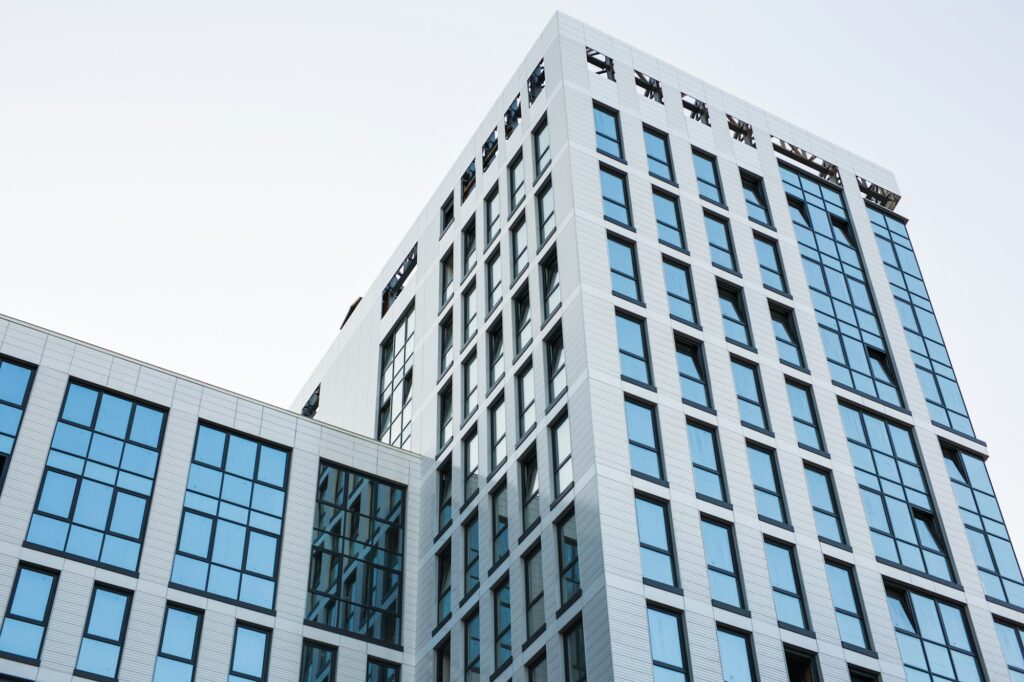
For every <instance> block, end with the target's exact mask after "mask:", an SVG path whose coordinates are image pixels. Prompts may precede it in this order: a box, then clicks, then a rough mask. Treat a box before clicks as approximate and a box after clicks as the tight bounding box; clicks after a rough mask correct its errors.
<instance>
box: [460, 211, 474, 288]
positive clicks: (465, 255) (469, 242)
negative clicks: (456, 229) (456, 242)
mask: <svg viewBox="0 0 1024 682" xmlns="http://www.w3.org/2000/svg"><path fill="white" fill-rule="evenodd" d="M476 255H477V254H476V220H470V221H469V223H468V224H467V225H466V226H465V227H464V228H462V279H466V275H468V274H469V271H470V270H472V269H473V268H475V267H476Z"/></svg>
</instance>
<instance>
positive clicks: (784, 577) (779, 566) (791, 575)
mask: <svg viewBox="0 0 1024 682" xmlns="http://www.w3.org/2000/svg"><path fill="white" fill-rule="evenodd" d="M764 553H765V556H766V557H767V559H768V577H769V579H770V580H771V582H772V596H773V597H774V598H775V615H776V616H777V617H778V619H779V623H784V624H786V625H791V626H793V627H795V628H800V629H801V630H809V629H810V622H809V621H808V619H807V604H806V603H805V601H804V588H803V585H801V583H800V570H799V568H797V558H796V549H795V548H794V547H791V546H789V545H783V544H781V543H778V542H772V541H768V540H766V541H765V543H764Z"/></svg>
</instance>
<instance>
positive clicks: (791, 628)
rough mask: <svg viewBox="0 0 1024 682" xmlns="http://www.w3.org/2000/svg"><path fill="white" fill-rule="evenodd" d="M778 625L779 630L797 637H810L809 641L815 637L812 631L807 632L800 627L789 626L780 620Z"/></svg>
mask: <svg viewBox="0 0 1024 682" xmlns="http://www.w3.org/2000/svg"><path fill="white" fill-rule="evenodd" d="M778 624H779V627H780V628H781V629H783V630H788V631H789V632H795V633H796V634H798V635H803V636H804V637H810V638H811V639H815V638H816V637H817V635H816V634H814V630H808V629H807V628H801V627H798V626H796V625H790V624H789V623H783V622H782V621H781V620H780V621H778Z"/></svg>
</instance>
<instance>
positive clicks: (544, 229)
mask: <svg viewBox="0 0 1024 682" xmlns="http://www.w3.org/2000/svg"><path fill="white" fill-rule="evenodd" d="M533 196H534V205H535V206H536V209H537V249H538V250H539V249H541V248H543V246H544V245H545V244H547V243H548V241H549V240H550V239H551V238H552V237H554V236H555V232H556V231H557V230H558V219H557V216H556V215H555V189H554V185H553V184H552V182H551V179H550V178H548V180H547V181H546V182H545V183H544V184H543V185H542V186H541V187H540V188H539V189H538V190H536V191H535V192H534V195H533ZM547 198H550V204H551V213H550V214H548V215H547V217H545V215H544V200H545V199H547Z"/></svg>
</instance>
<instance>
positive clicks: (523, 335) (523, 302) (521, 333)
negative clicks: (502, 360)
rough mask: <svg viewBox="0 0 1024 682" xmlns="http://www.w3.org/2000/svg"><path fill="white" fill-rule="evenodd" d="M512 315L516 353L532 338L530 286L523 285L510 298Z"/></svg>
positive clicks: (522, 349) (523, 348) (520, 351)
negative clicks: (514, 327) (514, 326)
mask: <svg viewBox="0 0 1024 682" xmlns="http://www.w3.org/2000/svg"><path fill="white" fill-rule="evenodd" d="M512 315H513V317H514V320H515V325H516V355H517V356H518V355H519V354H520V353H522V352H523V351H524V350H525V349H526V347H527V346H528V345H530V341H531V340H532V339H533V326H532V325H531V320H530V287H529V285H527V286H524V287H523V288H522V289H520V290H519V293H517V294H516V296H515V298H513V299H512Z"/></svg>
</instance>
